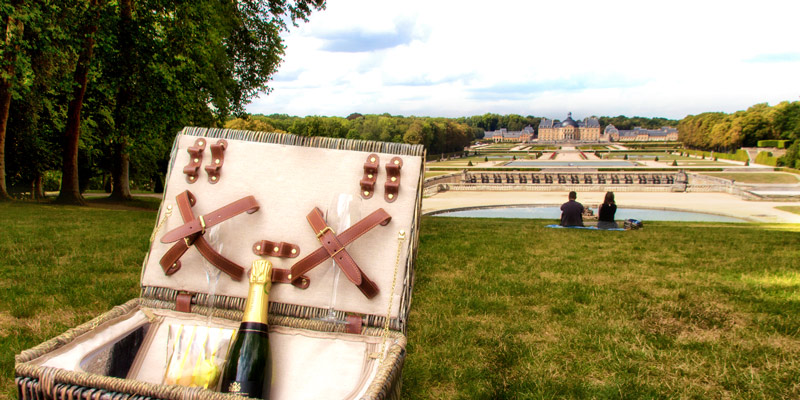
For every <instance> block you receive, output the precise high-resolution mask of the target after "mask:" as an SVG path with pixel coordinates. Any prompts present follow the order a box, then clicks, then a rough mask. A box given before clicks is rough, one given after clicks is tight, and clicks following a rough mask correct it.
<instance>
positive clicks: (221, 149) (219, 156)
mask: <svg viewBox="0 0 800 400" xmlns="http://www.w3.org/2000/svg"><path fill="white" fill-rule="evenodd" d="M209 147H210V148H211V164H208V165H206V173H207V174H208V183H211V184H215V183H217V182H219V179H220V170H221V169H222V164H223V163H224V162H225V149H227V148H228V142H227V141H226V140H225V139H220V140H218V141H217V143H216V144H212V145H210V146H209Z"/></svg>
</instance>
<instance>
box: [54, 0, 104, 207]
mask: <svg viewBox="0 0 800 400" xmlns="http://www.w3.org/2000/svg"><path fill="white" fill-rule="evenodd" d="M100 1H101V0H90V1H89V7H88V9H87V13H86V14H87V15H86V19H85V21H84V23H83V26H82V28H81V35H80V36H79V37H78V39H79V41H80V53H79V54H78V61H77V63H76V65H75V73H74V75H73V79H74V89H73V92H72V96H71V99H70V101H69V108H68V110H67V126H66V128H65V129H64V146H63V151H62V157H61V160H62V161H61V191H60V192H59V194H58V198H57V199H56V202H59V203H63V204H77V205H84V204H86V201H85V200H84V199H83V196H81V193H80V183H79V181H78V144H79V140H80V136H81V109H82V108H83V100H84V96H85V95H86V85H87V84H88V77H89V67H90V64H91V62H92V57H93V55H94V45H95V34H96V33H97V27H98V21H99V19H100V11H101V8H102V6H104V3H100Z"/></svg>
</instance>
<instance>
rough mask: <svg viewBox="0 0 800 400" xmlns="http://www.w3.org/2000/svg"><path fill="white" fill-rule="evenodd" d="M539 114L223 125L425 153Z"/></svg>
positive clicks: (622, 120)
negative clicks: (400, 145)
mask: <svg viewBox="0 0 800 400" xmlns="http://www.w3.org/2000/svg"><path fill="white" fill-rule="evenodd" d="M541 120H542V118H541V117H534V116H531V115H528V116H526V117H523V116H522V115H518V114H507V115H500V114H494V113H486V114H483V115H475V116H471V117H460V118H430V117H413V116H412V117H404V116H399V115H390V114H380V115H375V114H367V115H362V114H358V113H354V114H350V115H349V116H348V117H347V118H342V117H322V116H309V117H295V116H289V115H286V114H271V115H251V116H249V117H247V119H242V118H236V119H231V120H229V121H228V122H227V123H226V124H225V127H226V128H232V129H246V130H255V131H277V132H287V133H292V134H295V135H302V136H326V137H338V138H348V139H363V140H380V141H385V142H404V143H412V144H423V145H425V148H426V149H427V150H428V153H429V154H439V153H451V152H456V151H461V150H463V148H464V146H466V145H467V144H469V143H470V142H471V141H472V140H475V139H483V137H484V132H485V131H495V130H498V129H501V128H505V129H507V130H509V131H521V130H522V129H524V128H525V127H526V126H528V125H530V126H532V127H533V128H534V130H536V129H538V127H539V122H540V121H541ZM599 120H600V124H601V126H602V128H605V126H606V125H608V124H614V126H615V127H617V128H618V129H633V128H634V127H637V126H640V127H643V128H649V129H657V128H660V127H662V126H677V125H678V121H676V120H671V119H666V118H644V117H632V118H628V117H626V116H624V115H620V116H616V117H600V118H599Z"/></svg>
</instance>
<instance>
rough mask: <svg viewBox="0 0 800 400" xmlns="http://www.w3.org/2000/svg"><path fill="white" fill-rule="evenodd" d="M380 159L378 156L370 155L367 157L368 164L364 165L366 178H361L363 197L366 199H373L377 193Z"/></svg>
mask: <svg viewBox="0 0 800 400" xmlns="http://www.w3.org/2000/svg"><path fill="white" fill-rule="evenodd" d="M379 163H380V158H378V155H377V154H374V153H373V154H370V155H368V156H367V162H365V163H364V177H363V178H361V182H360V184H361V197H363V198H365V199H370V198H372V195H373V194H374V193H375V181H377V180H378V164H379Z"/></svg>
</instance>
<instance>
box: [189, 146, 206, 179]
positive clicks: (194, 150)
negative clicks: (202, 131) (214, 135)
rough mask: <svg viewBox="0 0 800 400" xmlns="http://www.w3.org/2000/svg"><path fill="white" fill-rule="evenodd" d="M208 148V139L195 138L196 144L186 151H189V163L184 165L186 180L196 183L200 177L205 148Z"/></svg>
mask: <svg viewBox="0 0 800 400" xmlns="http://www.w3.org/2000/svg"><path fill="white" fill-rule="evenodd" d="M205 149H206V139H205V138H199V139H197V140H195V142H194V146H190V147H189V148H188V149H186V151H187V152H188V153H189V163H188V164H186V166H185V167H183V173H184V174H186V182H188V183H190V184H191V183H195V182H197V179H198V177H199V175H200V174H199V172H200V165H201V164H202V163H203V150H205Z"/></svg>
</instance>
